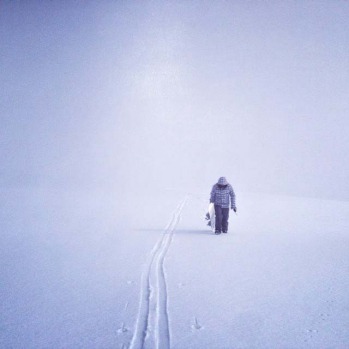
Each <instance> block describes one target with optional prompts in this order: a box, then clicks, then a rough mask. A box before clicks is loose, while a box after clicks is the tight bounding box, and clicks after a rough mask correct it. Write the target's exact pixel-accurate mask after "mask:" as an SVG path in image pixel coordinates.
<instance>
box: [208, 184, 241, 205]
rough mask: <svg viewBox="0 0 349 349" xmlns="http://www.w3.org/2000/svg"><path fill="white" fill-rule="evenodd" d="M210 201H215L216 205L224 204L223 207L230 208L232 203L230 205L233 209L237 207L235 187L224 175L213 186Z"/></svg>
mask: <svg viewBox="0 0 349 349" xmlns="http://www.w3.org/2000/svg"><path fill="white" fill-rule="evenodd" d="M229 199H230V200H229ZM229 201H230V202H229ZM210 202H212V203H214V204H215V205H218V206H222V208H229V203H230V207H231V208H232V209H236V206H235V193H234V190H233V187H232V186H231V185H230V184H229V183H228V182H227V181H226V179H225V178H224V177H221V178H220V179H219V180H218V183H216V184H215V185H214V186H213V187H212V190H211V197H210Z"/></svg>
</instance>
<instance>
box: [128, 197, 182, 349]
mask: <svg viewBox="0 0 349 349" xmlns="http://www.w3.org/2000/svg"><path fill="white" fill-rule="evenodd" d="M187 201H188V196H185V197H184V199H183V200H182V201H181V202H180V204H179V205H178V207H177V209H176V210H175V211H174V213H173V215H172V218H171V220H170V221H169V223H168V225H167V226H166V228H165V230H164V233H163V235H162V237H161V239H160V240H159V241H158V242H157V243H156V245H155V246H154V248H153V249H152V251H151V254H150V257H149V261H148V263H147V265H146V268H145V271H144V272H143V274H142V280H141V291H140V303H139V309H138V316H137V320H136V326H135V332H134V335H133V337H132V341H131V343H130V349H141V348H146V347H149V348H154V347H155V348H158V349H165V348H170V330H169V320H168V311H167V282H166V274H165V271H164V260H165V257H166V254H167V251H168V249H169V247H170V245H171V242H172V238H173V234H174V232H175V229H176V227H177V225H178V223H179V221H180V219H181V213H182V210H183V208H184V206H185V204H186V203H187Z"/></svg>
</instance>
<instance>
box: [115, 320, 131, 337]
mask: <svg viewBox="0 0 349 349" xmlns="http://www.w3.org/2000/svg"><path fill="white" fill-rule="evenodd" d="M116 332H117V333H118V334H119V335H120V334H123V333H126V332H128V328H127V327H125V324H124V323H122V325H121V327H120V328H118V330H117V331H116Z"/></svg>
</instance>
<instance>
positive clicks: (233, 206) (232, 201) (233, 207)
mask: <svg viewBox="0 0 349 349" xmlns="http://www.w3.org/2000/svg"><path fill="white" fill-rule="evenodd" d="M229 194H230V206H231V209H232V210H234V212H236V204H235V193H234V189H233V187H230V193H229Z"/></svg>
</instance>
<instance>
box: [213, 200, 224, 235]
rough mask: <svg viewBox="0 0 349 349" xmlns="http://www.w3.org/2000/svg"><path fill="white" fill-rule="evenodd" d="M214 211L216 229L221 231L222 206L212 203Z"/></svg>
mask: <svg viewBox="0 0 349 349" xmlns="http://www.w3.org/2000/svg"><path fill="white" fill-rule="evenodd" d="M214 209H215V212H216V231H219V232H221V231H222V218H223V216H222V206H218V205H214Z"/></svg>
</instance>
